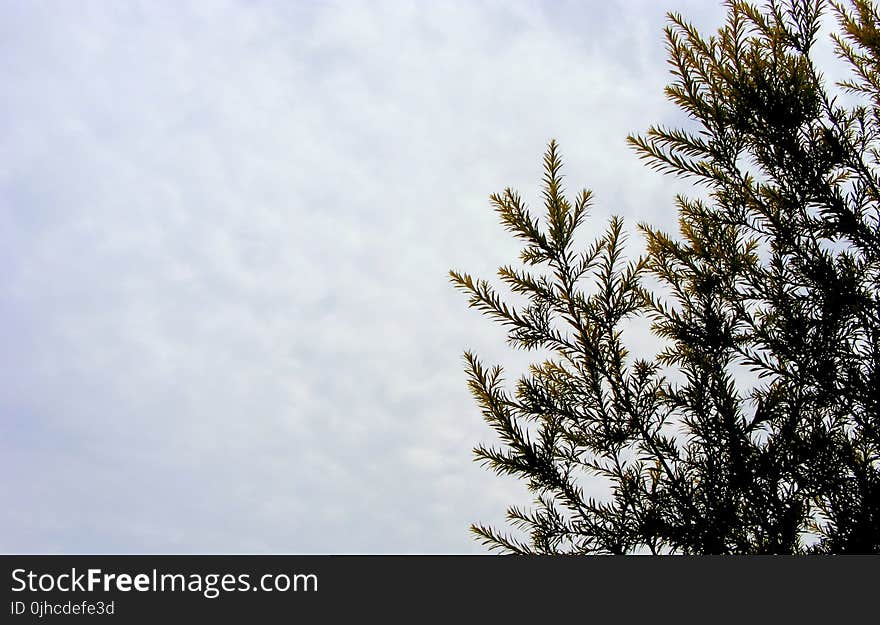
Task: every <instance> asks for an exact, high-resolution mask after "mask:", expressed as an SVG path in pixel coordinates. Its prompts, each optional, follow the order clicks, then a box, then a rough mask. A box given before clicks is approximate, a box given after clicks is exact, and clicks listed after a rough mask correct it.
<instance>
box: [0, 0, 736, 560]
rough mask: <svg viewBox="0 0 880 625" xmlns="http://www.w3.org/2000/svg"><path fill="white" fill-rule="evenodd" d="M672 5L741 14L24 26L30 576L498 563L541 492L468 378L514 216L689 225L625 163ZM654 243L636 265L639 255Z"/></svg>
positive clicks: (350, 4) (7, 51)
mask: <svg viewBox="0 0 880 625" xmlns="http://www.w3.org/2000/svg"><path fill="white" fill-rule="evenodd" d="M667 10H675V11H680V12H682V13H683V14H684V15H685V16H687V17H689V18H690V19H692V20H693V21H694V22H695V23H696V24H697V25H698V26H700V27H701V28H703V29H704V30H706V29H714V28H715V27H717V26H718V25H720V20H721V18H722V15H723V11H722V8H721V7H720V2H719V3H716V2H707V1H706V0H665V1H664V2H657V1H656V0H641V1H633V0H630V1H626V2H623V1H619V2H609V1H606V0H603V1H601V2H600V1H598V0H584V1H578V2H576V1H569V2H564V1H549V0H548V1H547V2H518V1H513V0H510V1H504V2H500V1H499V2H465V1H462V2H443V1H438V2H428V1H419V2H403V1H400V2H398V1H392V0H384V1H376V2H358V1H355V0H346V1H345V2H317V1H315V2H305V1H299V2H287V1H277V2H268V1H254V2H245V1H235V2H233V1H221V0H211V1H205V2H176V1H175V2H171V1H160V2H135V1H126V2H110V1H103V2H85V1H77V2H62V1H60V0H59V1H56V2H36V1H34V2H31V1H24V0H2V1H0V84H2V85H3V88H2V98H0V342H2V345H3V350H2V354H3V355H2V357H0V375H2V383H0V476H2V477H0V501H2V502H3V505H2V506H0V551H2V552H5V553H353V554H361V553H374V554H377V553H395V554H397V553H484V552H485V549H484V548H483V547H482V546H481V545H479V544H478V543H476V542H475V541H474V540H473V539H472V537H471V535H470V534H469V532H468V526H469V524H470V523H472V522H477V521H479V522H483V523H501V522H503V518H504V511H505V509H506V508H507V506H509V505H511V504H515V503H525V502H528V500H529V495H528V493H527V492H526V491H525V489H524V487H523V485H522V484H520V483H519V482H517V481H516V480H513V479H502V478H499V477H497V476H495V475H493V474H492V473H490V472H488V471H487V470H485V469H483V468H481V467H480V466H479V465H478V464H477V463H475V462H474V460H473V454H472V448H473V447H474V446H475V445H477V444H478V443H481V442H485V443H492V442H493V441H494V435H493V433H492V431H491V430H490V429H489V428H488V426H486V425H485V424H484V423H483V421H482V419H481V417H480V414H479V410H478V408H477V406H476V405H475V404H474V402H473V401H472V399H471V397H470V395H469V393H468V390H467V387H466V381H465V375H464V372H463V360H462V353H463V351H464V350H465V349H472V350H474V351H476V352H477V353H478V354H479V355H480V356H481V357H482V358H483V359H484V360H486V361H487V362H489V363H494V362H499V363H503V364H506V365H508V366H509V368H510V373H509V375H508V377H509V378H515V376H516V373H517V371H518V368H519V369H521V368H522V367H524V366H525V364H527V363H528V362H529V361H530V358H531V356H530V355H529V354H523V353H512V352H510V351H509V350H508V348H507V346H506V345H505V340H504V333H503V330H501V329H500V328H498V327H496V326H495V325H494V324H493V323H492V322H491V321H489V320H488V319H485V318H483V317H481V316H480V315H479V313H477V312H475V311H473V310H469V309H468V308H467V306H466V301H465V297H464V296H463V295H462V294H461V293H459V292H457V291H455V290H454V289H453V288H452V286H451V285H450V283H449V280H448V277H447V271H448V270H449V269H452V268H455V269H460V270H464V271H468V272H471V273H473V274H475V275H477V276H481V277H492V276H493V275H494V272H495V270H496V269H497V267H498V266H499V265H501V264H506V263H508V262H512V261H514V260H515V259H516V255H517V253H518V249H519V248H518V245H517V244H516V243H515V242H514V241H513V240H512V239H511V238H510V236H509V235H508V234H507V233H506V232H505V231H504V229H503V228H502V227H501V226H500V225H499V224H498V223H497V218H496V216H495V215H494V213H493V212H492V210H491V208H490V206H489V202H488V196H489V194H491V193H493V192H496V191H500V190H502V189H503V188H505V187H507V186H510V187H513V188H515V189H518V190H519V191H521V192H522V194H523V196H524V197H525V198H526V199H527V200H529V201H530V203H531V204H532V205H533V206H537V204H538V202H537V199H538V197H539V188H538V184H539V180H540V176H541V167H540V159H541V155H542V153H543V150H544V148H545V146H546V144H547V142H548V141H549V140H550V139H551V138H554V137H555V138H556V139H558V141H559V143H560V147H561V151H562V154H563V157H564V159H565V162H566V168H565V173H566V176H567V177H566V181H567V184H568V186H569V189H570V190H572V191H574V190H577V189H579V188H581V187H589V188H591V189H593V191H594V194H595V198H596V199H595V209H594V214H593V217H592V219H591V221H590V222H589V223H588V226H587V228H588V229H589V230H590V232H594V233H595V234H599V233H600V232H601V231H602V230H604V227H605V225H606V222H607V219H608V218H609V216H610V215H612V214H618V215H621V216H622V217H623V218H624V219H625V220H626V222H627V224H629V225H630V226H634V225H635V223H637V222H638V221H642V220H644V221H649V222H651V223H654V224H658V225H661V226H665V227H669V228H671V227H674V226H673V225H672V224H674V222H675V214H674V210H673V208H672V207H673V197H674V194H675V193H676V192H678V191H683V190H684V191H686V190H687V187H686V186H685V185H684V184H683V183H681V182H679V181H676V180H674V179H669V178H665V177H663V176H662V175H660V174H658V173H654V172H651V171H649V170H648V169H647V168H645V167H644V165H643V164H642V163H641V162H640V161H639V160H638V158H637V157H636V155H635V154H634V153H633V152H632V151H631V150H630V149H629V148H628V147H627V146H626V143H625V138H626V135H627V134H629V133H633V132H639V131H644V130H645V129H647V127H648V126H649V125H651V124H655V123H664V124H669V125H678V124H681V123H683V120H682V117H681V114H680V113H679V112H678V111H677V110H676V109H675V108H674V106H673V105H672V104H670V103H668V102H666V100H665V99H664V96H663V92H662V90H663V86H664V85H665V84H666V82H667V81H668V78H669V75H668V71H667V66H666V56H665V49H664V42H663V38H662V27H663V25H664V13H665V11H667ZM638 243H639V241H638V240H637V239H635V238H634V240H633V241H632V244H633V245H634V246H637V245H638Z"/></svg>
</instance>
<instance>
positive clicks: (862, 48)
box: [451, 0, 880, 554]
mask: <svg viewBox="0 0 880 625" xmlns="http://www.w3.org/2000/svg"><path fill="white" fill-rule="evenodd" d="M726 6H727V17H726V21H725V23H724V25H723V26H722V27H721V28H720V29H719V30H718V31H717V33H716V34H714V35H712V36H708V37H707V36H704V35H702V34H701V33H700V32H698V31H697V30H696V29H695V28H694V27H693V26H692V25H691V24H690V23H688V22H687V21H686V20H685V19H684V18H682V17H681V16H680V15H676V14H670V15H669V16H668V20H669V25H668V27H667V29H666V41H667V46H668V54H669V63H670V65H671V68H672V75H673V81H672V82H671V84H670V85H669V86H668V87H667V89H666V94H667V96H668V97H669V99H670V100H671V101H672V102H674V103H675V104H676V105H677V106H678V107H680V108H681V109H682V110H683V111H684V112H685V113H686V114H687V115H688V116H689V117H690V119H691V120H692V121H693V122H694V123H695V129H694V130H682V129H676V128H666V127H660V126H657V127H652V128H650V129H649V130H648V131H647V132H646V133H645V134H644V135H643V136H635V137H630V138H629V142H630V144H631V145H632V146H633V147H634V149H635V151H636V152H637V153H638V155H639V156H640V157H641V158H643V159H644V160H645V161H646V162H647V164H648V165H649V166H650V167H653V168H655V169H658V170H660V171H663V172H667V173H669V174H671V175H674V176H680V177H683V178H688V179H690V180H692V181H693V182H694V184H695V185H697V186H698V187H699V188H700V189H701V190H702V197H703V198H704V199H696V197H693V198H689V197H678V198H677V199H676V204H677V209H678V215H679V229H680V232H679V234H678V235H676V236H673V235H671V234H667V233H665V232H662V231H660V230H659V229H656V228H654V227H651V226H650V225H647V224H642V225H640V231H641V233H642V234H643V236H644V240H645V245H646V249H645V254H644V256H643V257H641V258H639V259H637V260H629V259H628V257H627V256H626V255H625V253H624V249H623V244H624V240H623V239H624V237H623V234H622V223H621V221H620V220H619V219H617V218H615V219H612V220H611V222H610V225H609V226H608V228H607V232H606V233H605V234H604V236H602V237H601V238H599V239H598V240H596V241H595V242H594V243H593V244H592V245H589V246H587V247H586V248H584V247H583V246H578V244H577V243H576V240H575V233H576V231H577V230H578V229H579V228H580V227H581V226H582V224H583V223H584V221H585V219H586V218H587V215H588V212H589V208H590V203H591V195H590V192H589V191H582V192H581V193H580V194H579V195H577V197H575V198H572V199H567V197H566V195H565V193H564V189H563V185H562V176H561V168H562V161H561V158H560V155H559V150H558V147H557V144H556V143H555V141H554V142H551V143H550V146H549V148H548V150H547V152H546V154H545V156H544V178H543V185H542V188H543V202H544V210H543V219H537V218H535V217H534V216H533V215H532V213H531V212H530V210H529V209H528V208H527V207H526V206H525V204H524V203H523V201H522V199H521V198H520V196H519V195H518V194H517V193H516V192H514V191H512V190H510V189H508V190H505V191H504V192H503V193H501V194H496V195H493V196H492V197H491V203H492V205H493V206H494V209H495V210H496V211H497V213H498V216H499V217H500V220H501V222H502V223H503V225H504V226H505V227H506V228H507V230H509V231H510V232H511V233H512V234H513V235H514V236H515V237H517V238H518V239H520V240H521V241H522V242H523V244H524V247H523V250H522V255H521V261H522V265H521V266H504V267H501V268H500V269H499V272H498V275H499V278H500V280H501V282H502V283H503V284H504V285H506V286H507V287H508V288H509V289H510V290H512V291H513V292H515V293H518V294H520V295H521V296H525V298H526V301H527V302H528V304H527V305H525V306H519V307H518V306H515V305H513V304H511V303H508V302H505V300H504V299H503V297H502V295H501V294H499V292H498V291H497V290H496V288H495V287H493V286H492V285H490V284H489V283H488V282H486V281H483V280H477V279H474V278H472V277H471V276H470V275H467V274H464V273H459V272H455V271H453V272H451V278H452V280H453V282H454V284H455V285H456V286H457V287H459V288H460V289H462V290H463V291H465V292H466V293H467V294H468V295H469V304H470V305H471V306H472V307H475V308H477V309H479V310H481V311H483V312H484V313H486V314H487V315H489V316H490V317H491V318H493V319H495V320H496V321H498V322H500V323H502V324H504V325H505V326H506V327H507V329H508V338H509V341H510V343H511V344H512V345H513V346H515V347H519V348H525V349H534V348H540V349H543V350H547V351H548V352H549V353H550V354H551V356H550V357H549V358H548V359H546V360H545V361H543V362H540V363H536V364H533V365H532V366H531V367H530V368H529V371H528V373H527V374H526V375H524V376H522V377H521V378H520V379H519V380H518V382H516V383H515V384H514V385H513V386H512V387H510V388H509V387H508V386H507V385H506V384H505V382H504V380H503V378H502V374H503V371H502V369H501V367H492V368H490V367H486V366H484V365H483V364H482V363H481V361H480V360H479V359H478V358H477V357H476V356H474V355H473V354H470V353H468V354H466V362H467V374H468V378H469V386H470V390H471V391H472V393H473V395H474V397H475V398H476V400H477V402H478V404H479V406H480V408H481V410H482V414H483V416H484V418H485V419H486V421H487V422H488V423H489V424H491V425H492V427H493V428H494V429H495V430H496V431H497V433H498V436H499V438H500V443H501V445H500V446H491V447H490V446H479V447H477V448H476V450H475V453H476V456H477V458H478V459H479V460H480V461H482V462H484V463H485V464H486V465H487V466H488V467H490V468H491V469H493V470H494V471H496V472H497V473H499V474H510V475H514V476H517V477H519V478H521V479H523V480H525V481H526V482H527V484H528V487H529V489H530V490H531V491H532V492H533V493H534V494H535V504H534V506H533V507H532V508H529V509H519V508H512V509H510V510H509V511H508V517H509V520H510V522H511V524H512V526H513V527H514V528H518V529H519V530H522V532H514V533H512V534H511V533H509V532H505V531H502V530H499V529H496V528H493V527H487V526H484V525H475V526H473V527H472V530H473V532H475V534H476V535H477V536H478V537H479V539H481V540H482V541H484V542H485V543H486V544H487V545H488V546H490V547H491V548H497V549H500V550H502V551H505V552H513V553H572V554H586V553H615V554H622V553H633V552H645V551H650V552H651V553H697V554H709V553H804V552H824V553H878V552H880V291H878V289H880V258H878V254H880V167H878V158H880V152H878V147H880V15H878V10H877V8H876V7H875V6H874V5H873V4H872V3H871V2H870V1H867V0H854V1H853V2H852V3H851V5H847V6H843V5H838V4H834V3H826V2H824V1H822V0H791V1H789V2H775V1H773V2H769V3H767V4H765V5H764V6H762V7H756V6H753V5H750V4H747V3H745V2H739V1H730V2H727V3H726ZM825 12H828V15H829V16H833V17H834V18H835V19H836V25H837V29H836V34H834V35H833V40H834V43H835V46H836V50H837V53H838V54H839V56H840V57H841V58H842V59H844V60H845V61H846V62H847V63H848V65H849V67H850V68H851V70H852V77H851V79H850V80H848V81H846V82H844V83H841V84H840V85H839V87H840V88H842V89H843V90H844V91H845V92H847V93H848V94H850V96H854V97H850V98H849V99H850V100H853V101H855V102H856V103H855V104H851V105H846V106H845V105H842V104H840V103H839V101H838V99H836V98H835V97H834V95H833V93H832V92H831V91H830V90H829V87H828V86H827V84H826V82H825V80H824V78H823V76H822V75H821V74H820V72H819V70H818V69H817V68H816V66H815V65H814V60H813V55H812V48H813V46H814V43H815V41H816V38H817V36H818V33H819V30H820V21H821V20H822V18H823V14H824V13H825ZM696 195H697V194H695V196H696ZM648 279H650V284H653V285H655V286H654V287H653V288H652V289H649V288H648V286H647V285H648V284H649V281H648ZM639 316H647V317H649V318H650V319H651V321H652V328H653V332H654V335H655V336H656V338H657V350H656V351H657V353H656V356H655V357H653V358H651V359H647V360H645V359H635V358H632V357H631V356H630V355H629V354H628V352H627V350H626V348H625V346H624V341H623V337H624V333H625V332H626V331H627V327H628V322H629V320H632V319H634V318H636V317H639ZM744 374H745V375H750V376H752V379H756V380H758V381H757V382H756V383H753V384H751V387H750V388H748V389H747V390H745V391H744V390H743V388H742V384H741V383H738V382H739V381H741V380H743V379H746V378H745V377H744ZM597 477H598V478H602V479H604V480H605V483H606V484H607V485H608V486H609V494H608V496H607V497H588V496H587V495H586V494H585V492H584V484H585V483H586V482H585V480H587V479H596V478H597Z"/></svg>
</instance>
